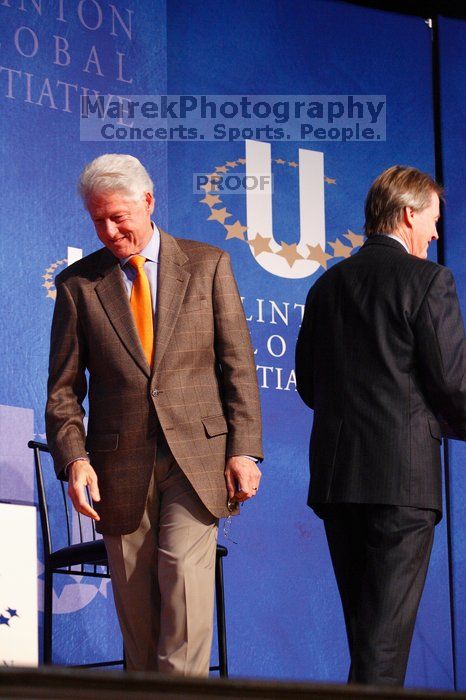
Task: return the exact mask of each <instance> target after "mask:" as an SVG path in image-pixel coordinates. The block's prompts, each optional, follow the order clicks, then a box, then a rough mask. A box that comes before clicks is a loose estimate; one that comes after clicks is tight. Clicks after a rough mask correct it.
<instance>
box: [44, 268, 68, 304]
mask: <svg viewBox="0 0 466 700" xmlns="http://www.w3.org/2000/svg"><path fill="white" fill-rule="evenodd" d="M67 262H68V260H67V259H66V258H63V260H57V261H56V262H54V263H52V264H51V265H49V266H48V267H47V268H46V269H45V274H44V275H42V278H43V280H44V282H43V284H42V287H45V289H46V290H47V294H46V297H47V298H48V299H54V300H55V297H56V296H57V290H56V289H55V283H54V281H53V280H54V274H53V273H54V272H55V270H56V269H57V268H59V267H61V266H62V265H66V263H67Z"/></svg>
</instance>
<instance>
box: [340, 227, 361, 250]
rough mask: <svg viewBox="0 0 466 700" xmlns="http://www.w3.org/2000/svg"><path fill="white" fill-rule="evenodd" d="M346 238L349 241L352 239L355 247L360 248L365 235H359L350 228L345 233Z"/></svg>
mask: <svg viewBox="0 0 466 700" xmlns="http://www.w3.org/2000/svg"><path fill="white" fill-rule="evenodd" d="M343 235H344V237H345V238H347V239H348V240H349V241H351V245H352V246H353V248H359V246H361V245H362V244H363V243H364V236H359V235H358V234H357V233H354V231H351V230H350V229H348V233H344V234H343Z"/></svg>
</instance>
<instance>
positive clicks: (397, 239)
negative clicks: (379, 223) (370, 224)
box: [384, 233, 409, 253]
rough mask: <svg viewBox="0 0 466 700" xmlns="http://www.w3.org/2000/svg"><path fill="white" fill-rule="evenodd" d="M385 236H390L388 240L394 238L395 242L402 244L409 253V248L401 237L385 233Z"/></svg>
mask: <svg viewBox="0 0 466 700" xmlns="http://www.w3.org/2000/svg"><path fill="white" fill-rule="evenodd" d="M384 235H385V236H388V238H393V240H394V241H398V243H401V245H402V246H403V248H404V249H405V250H406V252H407V253H409V250H408V246H407V245H406V243H405V242H404V241H403V239H402V238H400V237H399V236H395V234H394V233H385V234H384Z"/></svg>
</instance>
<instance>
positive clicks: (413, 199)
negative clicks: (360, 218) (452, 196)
mask: <svg viewBox="0 0 466 700" xmlns="http://www.w3.org/2000/svg"><path fill="white" fill-rule="evenodd" d="M433 193H436V194H438V196H439V197H442V195H443V188H442V187H441V186H440V185H439V184H438V183H437V182H435V180H433V179H432V178H431V177H430V175H427V173H423V172H421V171H420V170H418V169H417V168H410V167H407V166H406V165H393V166H392V167H391V168H388V170H384V172H383V173H381V174H380V175H379V176H378V178H376V179H375V180H374V182H373V183H372V185H371V188H370V190H369V192H368V195H367V199H366V206H365V213H366V223H365V226H364V229H365V232H366V236H374V235H376V234H377V233H393V232H394V231H395V230H396V228H397V226H398V225H399V224H400V222H401V220H402V218H403V211H404V209H405V207H412V208H413V209H415V210H417V211H422V210H423V209H425V208H426V207H428V206H429V204H430V202H431V199H432V194H433Z"/></svg>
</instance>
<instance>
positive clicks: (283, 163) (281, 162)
mask: <svg viewBox="0 0 466 700" xmlns="http://www.w3.org/2000/svg"><path fill="white" fill-rule="evenodd" d="M275 162H276V163H278V165H285V161H284V160H283V158H275Z"/></svg>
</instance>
